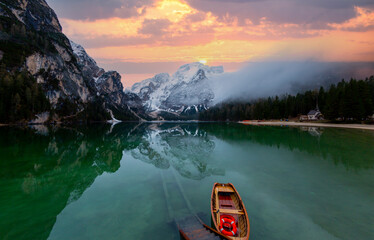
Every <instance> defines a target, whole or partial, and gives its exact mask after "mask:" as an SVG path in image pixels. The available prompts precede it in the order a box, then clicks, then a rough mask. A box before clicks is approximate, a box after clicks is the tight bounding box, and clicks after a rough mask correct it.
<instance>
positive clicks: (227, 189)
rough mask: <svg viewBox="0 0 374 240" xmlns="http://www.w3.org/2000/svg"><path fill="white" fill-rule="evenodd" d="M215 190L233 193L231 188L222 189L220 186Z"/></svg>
mask: <svg viewBox="0 0 374 240" xmlns="http://www.w3.org/2000/svg"><path fill="white" fill-rule="evenodd" d="M216 189H217V190H216V191H217V192H231V193H233V192H235V191H234V190H233V189H232V188H231V187H222V186H219V187H217V188H216Z"/></svg>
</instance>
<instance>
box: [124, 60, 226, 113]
mask: <svg viewBox="0 0 374 240" xmlns="http://www.w3.org/2000/svg"><path fill="white" fill-rule="evenodd" d="M223 72H224V70H223V67H221V66H218V67H210V66H207V65H204V64H202V63H199V62H195V63H190V64H186V65H183V66H181V67H180V68H179V69H178V70H177V72H175V73H174V74H173V75H172V76H170V75H169V74H168V73H161V74H157V75H156V76H154V77H153V78H149V79H146V80H144V81H142V82H139V83H136V84H134V85H133V86H132V88H131V89H130V91H131V92H133V93H135V94H137V95H138V96H139V97H140V99H142V101H143V105H144V107H145V108H146V109H147V111H149V112H154V111H166V112H171V113H179V114H181V113H192V112H193V113H194V114H195V113H198V112H199V111H201V110H203V109H206V108H207V106H208V105H209V104H210V103H211V102H212V100H213V99H214V93H213V91H212V88H211V81H212V79H213V77H215V76H217V75H220V74H223ZM192 110H193V111H192Z"/></svg>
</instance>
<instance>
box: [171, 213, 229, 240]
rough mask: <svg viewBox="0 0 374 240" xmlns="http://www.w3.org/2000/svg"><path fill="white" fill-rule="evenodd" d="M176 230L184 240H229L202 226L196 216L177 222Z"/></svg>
mask: <svg viewBox="0 0 374 240" xmlns="http://www.w3.org/2000/svg"><path fill="white" fill-rule="evenodd" d="M178 229H179V233H180V235H181V237H183V238H184V239H185V240H198V239H199V240H222V239H224V240H226V239H230V238H228V237H226V236H224V235H223V234H221V233H219V232H217V231H216V230H214V229H212V228H211V227H209V226H207V225H206V224H204V223H203V222H202V221H201V219H200V218H199V217H197V216H189V217H186V218H184V219H183V220H181V221H179V223H178Z"/></svg>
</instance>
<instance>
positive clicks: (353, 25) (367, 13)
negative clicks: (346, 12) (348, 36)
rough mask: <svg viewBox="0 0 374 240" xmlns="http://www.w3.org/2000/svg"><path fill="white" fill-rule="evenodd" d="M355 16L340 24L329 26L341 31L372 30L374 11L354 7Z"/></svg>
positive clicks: (373, 26)
mask: <svg viewBox="0 0 374 240" xmlns="http://www.w3.org/2000/svg"><path fill="white" fill-rule="evenodd" d="M355 11H356V14H357V16H356V17H355V18H352V19H349V20H348V21H346V22H344V23H341V24H330V26H331V27H333V28H335V29H339V30H343V31H366V30H368V29H371V30H372V29H374V11H373V10H370V9H368V8H362V7H355Z"/></svg>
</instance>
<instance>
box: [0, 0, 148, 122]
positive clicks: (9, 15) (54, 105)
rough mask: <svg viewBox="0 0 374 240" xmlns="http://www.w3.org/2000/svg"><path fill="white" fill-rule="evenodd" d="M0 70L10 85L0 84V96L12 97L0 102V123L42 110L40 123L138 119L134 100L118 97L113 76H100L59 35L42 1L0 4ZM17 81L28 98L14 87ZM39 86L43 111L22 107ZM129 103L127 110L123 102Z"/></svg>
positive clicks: (119, 86)
mask: <svg viewBox="0 0 374 240" xmlns="http://www.w3.org/2000/svg"><path fill="white" fill-rule="evenodd" d="M0 66H1V69H0V78H4V79H11V80H10V81H9V82H10V83H1V82H0V91H4V92H5V93H7V92H8V93H10V92H12V94H11V95H10V96H9V99H10V100H9V102H7V98H5V97H4V99H2V98H0V121H5V122H7V121H19V120H23V119H28V118H31V117H32V116H35V115H36V114H38V113H41V112H43V111H46V112H47V114H44V115H43V116H47V117H43V119H42V120H40V121H45V120H46V119H47V118H49V119H54V120H59V121H60V120H62V121H63V120H87V119H89V120H107V119H111V118H116V119H119V120H139V119H141V118H142V117H140V116H138V114H136V113H135V111H139V112H142V111H141V109H137V108H139V106H141V104H139V103H140V102H141V100H140V98H137V97H136V96H135V95H134V94H131V93H129V94H126V93H124V91H123V86H122V83H121V76H120V74H119V73H117V72H115V71H110V72H105V70H104V69H102V68H100V67H98V66H97V64H96V62H95V60H93V59H92V58H91V57H90V56H88V54H87V53H86V51H85V50H84V48H83V47H82V46H80V45H78V44H75V43H73V42H71V41H70V40H69V39H68V38H67V37H66V36H65V35H64V34H63V33H62V28H61V25H60V23H59V21H58V18H57V16H56V14H55V12H54V11H53V10H52V9H51V8H50V7H49V6H48V4H47V3H46V1H45V0H2V1H1V2H0ZM18 78H19V79H21V80H20V83H21V85H22V86H23V85H25V88H26V87H28V88H29V89H31V90H28V91H30V92H31V94H28V92H27V93H26V92H25V91H26V90H24V88H22V87H21V88H20V87H17V84H16V82H17V81H16V79H18ZM25 79H26V80H25ZM33 79H34V80H33ZM33 81H35V82H36V83H37V87H35V86H36V85H35V83H34V82H33ZM9 84H10V86H9ZM18 85H20V84H19V83H18ZM29 85H30V86H29ZM39 87H40V88H41V89H42V92H43V93H44V95H45V97H46V99H47V100H48V102H49V106H44V105H45V104H44V105H43V106H44V107H34V106H38V105H40V104H34V102H32V104H29V105H33V108H32V111H31V110H30V108H29V107H28V103H29V102H30V101H31V100H30V99H33V98H34V95H35V92H36V90H35V89H38V88H39ZM9 88H10V91H7V90H9ZM17 94H18V96H17V97H15V98H14V99H13V97H14V96H15V95H17ZM29 95H31V98H28V97H27V96H29ZM38 96H39V95H38ZM42 97H43V96H39V97H38V99H39V98H42ZM11 98H12V99H11ZM129 99H131V104H132V106H129V105H127V103H126V101H127V100H129ZM41 102H43V101H41ZM15 103H16V104H15ZM17 103H18V105H17ZM134 110H135V111H134ZM6 114H10V115H12V117H8V116H4V115H6Z"/></svg>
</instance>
